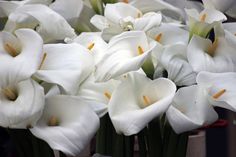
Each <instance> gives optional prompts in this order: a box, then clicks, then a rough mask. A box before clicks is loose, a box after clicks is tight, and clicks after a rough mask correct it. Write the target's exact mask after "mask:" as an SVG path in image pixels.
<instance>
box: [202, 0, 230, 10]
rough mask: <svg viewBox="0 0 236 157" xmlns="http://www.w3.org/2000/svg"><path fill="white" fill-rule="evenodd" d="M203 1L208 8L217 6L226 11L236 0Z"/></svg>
mask: <svg viewBox="0 0 236 157" xmlns="http://www.w3.org/2000/svg"><path fill="white" fill-rule="evenodd" d="M202 2H203V4H204V6H205V7H206V8H215V9H217V10H220V11H222V12H224V11H226V10H228V9H229V8H230V6H232V4H233V2H234V0H224V1H222V0H203V1H202Z"/></svg>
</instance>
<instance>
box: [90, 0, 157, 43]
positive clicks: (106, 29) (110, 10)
mask: <svg viewBox="0 0 236 157" xmlns="http://www.w3.org/2000/svg"><path fill="white" fill-rule="evenodd" d="M104 16H105V17H103V16H100V15H95V16H94V17H93V18H92V19H91V23H92V24H93V25H94V26H95V27H97V28H98V29H100V30H102V31H103V38H104V39H105V40H109V39H110V38H111V37H112V36H114V35H117V34H120V33H122V32H124V31H130V30H142V31H148V30H149V29H151V28H153V27H155V26H158V25H160V23H161V19H162V17H161V14H160V13H154V12H149V13H147V14H144V15H143V14H142V12H141V11H139V10H138V9H136V8H135V7H133V6H131V5H129V4H126V3H115V4H107V5H106V7H105V13H104Z"/></svg>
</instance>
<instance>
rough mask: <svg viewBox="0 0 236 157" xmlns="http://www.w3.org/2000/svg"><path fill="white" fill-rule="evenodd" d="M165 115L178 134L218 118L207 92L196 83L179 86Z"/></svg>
mask: <svg viewBox="0 0 236 157" xmlns="http://www.w3.org/2000/svg"><path fill="white" fill-rule="evenodd" d="M166 116H167V118H168V121H169V123H170V125H171V126H172V128H173V129H174V131H175V132H176V133H178V134H179V133H182V132H185V131H190V130H193V129H197V128H200V127H202V126H204V125H208V124H211V123H213V122H215V121H216V120H217V119H218V115H217V113H216V112H215V110H214V109H213V107H212V106H211V105H210V104H209V102H208V100H207V92H206V91H205V90H204V88H201V87H200V86H197V85H193V86H189V87H183V88H180V89H179V90H178V91H177V93H176V95H175V97H174V100H173V103H172V105H171V106H170V108H169V109H168V111H167V112H166Z"/></svg>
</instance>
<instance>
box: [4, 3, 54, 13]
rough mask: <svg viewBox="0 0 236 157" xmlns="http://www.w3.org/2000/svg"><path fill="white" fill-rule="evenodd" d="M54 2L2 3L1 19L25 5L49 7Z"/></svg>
mask: <svg viewBox="0 0 236 157" xmlns="http://www.w3.org/2000/svg"><path fill="white" fill-rule="evenodd" d="M51 1H52V0H23V1H5V0H3V1H0V13H1V14H0V17H7V16H9V15H10V14H11V13H12V12H14V11H15V10H16V8H18V7H20V6H23V5H25V4H45V5H48V4H49V3H50V2H51Z"/></svg>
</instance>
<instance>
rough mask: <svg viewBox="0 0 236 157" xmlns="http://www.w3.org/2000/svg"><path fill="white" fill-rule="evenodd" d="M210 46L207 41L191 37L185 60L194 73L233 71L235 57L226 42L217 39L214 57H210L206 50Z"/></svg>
mask: <svg viewBox="0 0 236 157" xmlns="http://www.w3.org/2000/svg"><path fill="white" fill-rule="evenodd" d="M210 45H211V41H210V40H209V39H204V38H200V37H198V36H193V38H192V39H191V41H190V43H189V45H188V50H187V58H188V61H189V63H190V64H191V66H192V68H193V70H194V71H196V72H200V71H210V72H229V71H235V70H236V69H235V63H236V62H235V61H236V58H235V57H236V55H235V54H234V49H233V48H232V47H231V46H230V45H229V44H228V43H227V42H226V40H225V39H224V38H218V46H217V49H216V51H215V55H214V57H211V56H210V55H209V54H208V53H207V50H208V48H209V46H210Z"/></svg>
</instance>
